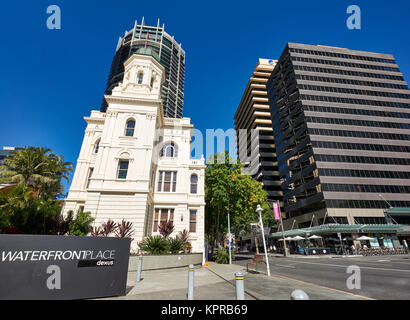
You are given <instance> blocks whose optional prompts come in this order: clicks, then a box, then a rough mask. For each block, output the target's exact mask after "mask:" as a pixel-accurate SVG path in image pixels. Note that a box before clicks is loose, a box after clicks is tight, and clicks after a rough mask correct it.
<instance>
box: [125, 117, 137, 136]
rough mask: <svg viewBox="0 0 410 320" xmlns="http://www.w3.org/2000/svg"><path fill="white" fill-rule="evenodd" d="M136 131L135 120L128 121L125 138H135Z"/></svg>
mask: <svg viewBox="0 0 410 320" xmlns="http://www.w3.org/2000/svg"><path fill="white" fill-rule="evenodd" d="M134 129H135V120H128V121H127V124H126V126H125V136H127V137H133V136H134Z"/></svg>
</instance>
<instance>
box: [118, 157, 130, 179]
mask: <svg viewBox="0 0 410 320" xmlns="http://www.w3.org/2000/svg"><path fill="white" fill-rule="evenodd" d="M128 164H129V161H128V160H120V162H119V163H118V173H117V178H118V179H126V178H127V172H128Z"/></svg>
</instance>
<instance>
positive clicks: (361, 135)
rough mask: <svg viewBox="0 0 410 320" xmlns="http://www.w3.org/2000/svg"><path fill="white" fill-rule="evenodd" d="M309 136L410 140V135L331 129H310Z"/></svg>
mask: <svg viewBox="0 0 410 320" xmlns="http://www.w3.org/2000/svg"><path fill="white" fill-rule="evenodd" d="M308 133H309V134H314V135H322V136H337V137H352V138H368V139H388V140H410V134H398V133H397V134H395V133H385V132H367V131H350V130H349V131H345V130H330V129H317V128H310V129H308Z"/></svg>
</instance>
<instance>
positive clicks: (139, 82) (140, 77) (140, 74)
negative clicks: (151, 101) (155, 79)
mask: <svg viewBox="0 0 410 320" xmlns="http://www.w3.org/2000/svg"><path fill="white" fill-rule="evenodd" d="M143 78H144V74H143V73H142V72H139V73H138V76H137V82H138V84H141V83H142V79H143Z"/></svg>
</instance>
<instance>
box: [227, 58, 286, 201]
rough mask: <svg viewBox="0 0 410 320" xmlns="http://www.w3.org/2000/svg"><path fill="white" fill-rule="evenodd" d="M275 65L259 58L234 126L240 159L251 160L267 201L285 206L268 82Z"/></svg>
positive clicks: (252, 171)
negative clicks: (241, 133) (242, 134)
mask: <svg viewBox="0 0 410 320" xmlns="http://www.w3.org/2000/svg"><path fill="white" fill-rule="evenodd" d="M275 64H276V61H275V60H271V59H259V61H258V64H257V65H256V67H255V70H254V72H253V74H252V76H251V78H250V79H249V81H248V84H247V86H246V89H245V92H244V94H243V96H242V99H241V102H240V103H239V106H238V108H237V110H236V113H235V116H234V121H235V122H234V124H235V131H236V136H237V152H238V157H239V159H240V160H241V161H243V159H247V158H248V159H249V165H248V166H247V168H246V169H247V170H248V172H249V173H250V174H251V175H252V177H253V179H255V180H257V181H259V182H260V183H261V184H262V185H263V189H264V190H265V191H266V192H267V193H268V200H269V201H280V203H281V206H283V192H282V188H281V182H280V180H279V172H278V163H277V159H276V153H275V143H274V140H273V131H272V120H271V115H270V110H269V104H268V96H267V92H266V82H267V81H268V79H269V76H270V75H271V72H272V71H273V68H274V67H275ZM241 129H245V130H246V131H244V132H246V137H245V136H244V137H243V138H242V137H241V136H240V130H241ZM252 132H254V133H253V135H252ZM245 162H248V161H245Z"/></svg>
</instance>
